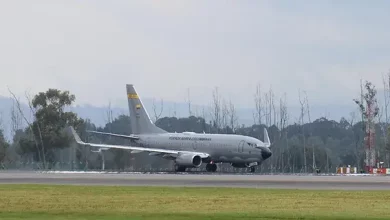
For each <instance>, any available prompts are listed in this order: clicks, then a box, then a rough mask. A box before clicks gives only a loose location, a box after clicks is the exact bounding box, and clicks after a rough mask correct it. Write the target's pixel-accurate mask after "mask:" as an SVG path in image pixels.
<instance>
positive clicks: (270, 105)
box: [268, 87, 276, 127]
mask: <svg viewBox="0 0 390 220" xmlns="http://www.w3.org/2000/svg"><path fill="white" fill-rule="evenodd" d="M274 98H275V95H274V92H273V91H272V87H270V88H269V91H268V99H269V100H268V127H271V126H272V119H274V120H275V114H274V117H272V112H273V111H274V110H275V105H274ZM274 124H276V123H274Z"/></svg>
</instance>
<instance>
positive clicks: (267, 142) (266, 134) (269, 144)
mask: <svg viewBox="0 0 390 220" xmlns="http://www.w3.org/2000/svg"><path fill="white" fill-rule="evenodd" d="M263 143H264V145H265V147H270V146H271V141H270V140H269V136H268V132H267V129H266V128H264V142H263Z"/></svg>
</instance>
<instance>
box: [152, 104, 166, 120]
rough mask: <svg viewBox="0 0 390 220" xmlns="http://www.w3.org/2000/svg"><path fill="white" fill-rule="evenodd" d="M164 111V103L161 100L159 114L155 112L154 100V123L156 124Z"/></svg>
mask: <svg viewBox="0 0 390 220" xmlns="http://www.w3.org/2000/svg"><path fill="white" fill-rule="evenodd" d="M163 109H164V102H163V100H162V99H161V107H160V112H158V111H157V106H156V103H155V99H153V112H154V122H156V121H157V120H158V119H159V118H160V117H161V114H162V112H163Z"/></svg>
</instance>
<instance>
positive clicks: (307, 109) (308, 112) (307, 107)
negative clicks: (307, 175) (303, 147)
mask: <svg viewBox="0 0 390 220" xmlns="http://www.w3.org/2000/svg"><path fill="white" fill-rule="evenodd" d="M304 93H305V103H306V112H307V117H308V119H309V137H311V135H312V130H311V117H310V106H309V99H308V97H307V92H306V91H304ZM312 153H313V154H312V157H313V165H312V168H313V172H314V171H315V169H316V158H315V152H314V145H313V146H312Z"/></svg>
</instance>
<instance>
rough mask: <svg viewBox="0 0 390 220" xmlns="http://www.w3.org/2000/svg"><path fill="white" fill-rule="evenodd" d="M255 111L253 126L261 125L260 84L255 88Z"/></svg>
mask: <svg viewBox="0 0 390 220" xmlns="http://www.w3.org/2000/svg"><path fill="white" fill-rule="evenodd" d="M254 101H255V109H256V112H255V113H253V119H254V124H258V125H261V123H262V118H263V106H262V105H263V103H262V98H261V86H260V83H259V84H257V86H256V93H255V95H254Z"/></svg>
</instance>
